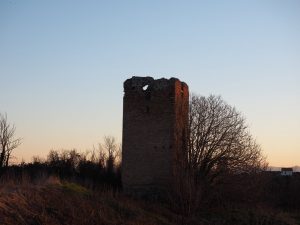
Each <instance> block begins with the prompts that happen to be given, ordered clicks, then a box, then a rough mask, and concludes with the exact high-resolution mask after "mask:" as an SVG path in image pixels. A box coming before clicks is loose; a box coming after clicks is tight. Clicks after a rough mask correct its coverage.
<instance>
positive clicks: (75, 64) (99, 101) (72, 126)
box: [0, 0, 300, 166]
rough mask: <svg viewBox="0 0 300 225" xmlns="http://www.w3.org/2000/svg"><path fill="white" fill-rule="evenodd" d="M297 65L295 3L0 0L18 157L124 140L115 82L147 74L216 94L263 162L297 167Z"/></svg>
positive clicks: (5, 96)
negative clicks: (237, 115)
mask: <svg viewBox="0 0 300 225" xmlns="http://www.w3.org/2000/svg"><path fill="white" fill-rule="evenodd" d="M299 62H300V2H299V1H289V0H287V1H276V0H272V1H263V0H259V1H153V0H151V1H61V0H60V1H30V0H28V1H21V0H19V1H14V0H11V1H8V0H2V1H0V112H2V113H4V112H6V113H7V115H8V119H9V120H10V121H11V122H13V123H14V124H15V125H16V127H17V135H18V136H20V137H22V138H23V144H22V145H21V146H20V147H19V148H18V149H17V150H16V151H15V156H16V157H17V158H18V160H21V159H22V158H24V159H25V160H30V159H31V157H32V156H33V155H40V156H46V155H47V153H48V151H49V150H50V149H52V148H54V149H63V148H64V149H69V148H77V149H79V150H81V151H85V150H86V149H91V148H92V146H93V144H95V145H96V144H97V143H98V142H100V141H101V139H102V137H103V136H104V135H114V136H116V137H117V138H118V139H119V140H121V135H122V134H121V133H122V95H123V90H122V85H123V81H124V80H125V79H126V78H130V77H131V76H134V75H135V76H147V75H148V76H153V77H155V78H160V77H172V76H175V77H178V78H180V79H181V80H183V81H185V82H186V83H188V85H189V86H190V90H191V91H193V92H196V93H198V94H202V95H208V94H210V93H213V94H220V95H222V97H223V98H224V99H225V100H226V101H227V102H228V103H229V104H231V105H234V106H236V108H237V109H238V110H240V111H241V112H242V113H243V115H244V116H245V117H246V118H247V122H248V124H249V125H250V129H251V132H252V134H253V136H254V137H256V139H257V141H258V142H259V143H260V144H261V145H262V147H263V149H264V152H265V154H266V155H267V156H268V160H269V162H270V164H271V165H274V166H293V165H296V164H298V165H300V132H299V127H300V63H299Z"/></svg>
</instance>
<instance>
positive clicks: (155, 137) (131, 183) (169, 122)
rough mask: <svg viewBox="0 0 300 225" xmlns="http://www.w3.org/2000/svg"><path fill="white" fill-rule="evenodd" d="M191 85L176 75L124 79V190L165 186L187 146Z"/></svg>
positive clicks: (168, 184)
mask: <svg viewBox="0 0 300 225" xmlns="http://www.w3.org/2000/svg"><path fill="white" fill-rule="evenodd" d="M188 102H189V91H188V86H187V85H186V84H185V83H184V82H181V81H180V80H179V79H177V78H170V79H165V78H161V79H157V80H155V79H153V78H152V77H132V78H131V79H128V80H126V81H125V82H124V100H123V107H124V108H123V142H122V143H123V151H122V181H123V187H124V190H125V191H127V190H129V191H130V190H134V191H136V190H137V189H139V190H149V189H166V188H167V187H170V185H172V179H173V177H174V170H175V164H176V163H178V161H180V160H182V159H183V158H184V151H185V150H186V145H187V140H186V138H187V137H186V136H187V126H188Z"/></svg>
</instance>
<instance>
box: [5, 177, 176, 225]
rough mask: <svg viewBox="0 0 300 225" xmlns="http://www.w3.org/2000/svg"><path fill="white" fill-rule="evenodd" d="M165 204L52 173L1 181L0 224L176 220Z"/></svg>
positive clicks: (165, 222)
mask: <svg viewBox="0 0 300 225" xmlns="http://www.w3.org/2000/svg"><path fill="white" fill-rule="evenodd" d="M172 218H174V215H172V213H171V212H169V211H168V210H166V209H165V208H162V207H159V206H157V205H155V204H151V206H149V204H147V203H146V202H142V201H139V200H133V199H130V198H128V197H125V196H123V195H121V194H117V193H113V192H111V191H101V192H92V191H90V190H87V189H86V188H84V187H82V186H79V185H77V184H75V183H69V182H61V181H59V180H58V179H57V178H55V177H50V178H49V179H47V180H45V181H43V182H36V183H34V184H33V183H30V182H28V180H26V178H24V180H23V181H19V182H15V181H13V180H12V181H11V180H8V181H7V182H3V181H2V182H0V224H1V225H2V224H3V225H4V224H7V225H18V224H20V225H21V224H22V225H23V224H24V225H25V224H26V225H28V224H32V225H39V224H47V225H48V224H49V225H52V224H53V225H56V224H66V225H70V224H74V225H76V224H89V225H92V224H107V225H110V224H112V225H113V224H114V225H115V224H133V225H138V224H166V225H167V224H174V221H172Z"/></svg>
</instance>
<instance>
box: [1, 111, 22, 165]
mask: <svg viewBox="0 0 300 225" xmlns="http://www.w3.org/2000/svg"><path fill="white" fill-rule="evenodd" d="M15 131H16V128H15V126H14V125H11V124H9V123H8V121H7V116H6V114H5V115H2V114H1V113H0V170H1V169H2V168H4V167H7V166H8V164H9V160H10V158H11V153H12V151H13V150H14V149H16V148H17V147H18V146H19V145H20V144H21V139H20V138H15Z"/></svg>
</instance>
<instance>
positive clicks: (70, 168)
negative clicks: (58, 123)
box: [2, 137, 121, 190]
mask: <svg viewBox="0 0 300 225" xmlns="http://www.w3.org/2000/svg"><path fill="white" fill-rule="evenodd" d="M45 176H46V177H49V176H57V177H59V178H60V179H62V180H71V181H74V182H77V183H80V184H82V185H84V186H86V187H88V188H92V189H93V188H104V187H107V188H113V189H115V190H117V189H120V188H121V160H120V147H119V146H118V145H117V144H116V141H115V139H114V138H113V137H105V138H104V143H103V144H99V148H97V149H96V148H94V149H93V150H92V151H88V152H86V153H80V152H78V151H77V150H76V149H72V150H60V151H57V150H51V151H50V152H49V154H48V156H47V159H41V158H39V157H33V159H32V162H30V163H20V164H19V165H11V166H9V167H7V168H5V169H2V179H6V178H13V179H14V180H15V181H18V180H20V181H21V180H23V179H30V180H31V181H32V182H34V181H35V180H40V179H41V178H43V177H45Z"/></svg>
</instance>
